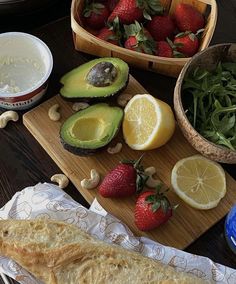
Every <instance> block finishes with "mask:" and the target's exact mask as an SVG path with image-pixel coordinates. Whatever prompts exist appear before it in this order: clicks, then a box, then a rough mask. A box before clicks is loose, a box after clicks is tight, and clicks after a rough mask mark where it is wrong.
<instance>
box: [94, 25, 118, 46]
mask: <svg viewBox="0 0 236 284" xmlns="http://www.w3.org/2000/svg"><path fill="white" fill-rule="evenodd" d="M97 37H98V38H100V39H102V40H105V41H107V42H110V43H112V44H115V45H119V43H118V39H116V35H115V33H114V31H113V30H111V29H110V28H108V27H104V28H102V29H101V30H100V31H99V33H98V34H97Z"/></svg>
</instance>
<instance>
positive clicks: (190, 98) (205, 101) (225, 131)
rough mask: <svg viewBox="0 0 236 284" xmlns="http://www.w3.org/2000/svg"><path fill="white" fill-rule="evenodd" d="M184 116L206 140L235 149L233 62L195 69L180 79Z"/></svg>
mask: <svg viewBox="0 0 236 284" xmlns="http://www.w3.org/2000/svg"><path fill="white" fill-rule="evenodd" d="M182 90H183V92H184V94H183V98H184V102H185V109H186V115H187V117H188V119H189V121H190V122H191V124H192V125H193V127H194V128H195V129H196V130H197V131H198V132H199V133H200V134H201V135H202V136H204V137H205V138H206V139H208V140H209V141H211V142H214V143H216V144H219V145H223V146H225V147H227V148H229V149H231V150H234V151H236V63H231V62H225V63H221V62H220V63H219V64H218V66H217V68H216V69H215V70H214V71H211V72H210V71H207V70H204V69H200V68H198V67H197V68H196V69H195V70H194V71H193V72H192V73H190V74H189V75H188V76H187V77H186V78H185V80H184V83H183V87H182Z"/></svg>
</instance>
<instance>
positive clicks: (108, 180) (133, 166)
mask: <svg viewBox="0 0 236 284" xmlns="http://www.w3.org/2000/svg"><path fill="white" fill-rule="evenodd" d="M141 159H142V157H141V158H140V159H139V160H137V161H124V162H123V163H121V164H119V165H118V166H117V167H116V168H114V169H113V170H112V171H110V172H109V173H108V174H107V175H106V176H105V178H104V180H103V181H102V183H101V185H100V186H99V193H100V194H101V195H102V196H103V197H114V198H119V197H127V196H130V195H132V194H134V193H135V192H137V191H141V190H142V189H143V187H144V185H145V183H146V180H147V179H148V176H146V175H144V173H143V167H142V166H141V165H140V162H141Z"/></svg>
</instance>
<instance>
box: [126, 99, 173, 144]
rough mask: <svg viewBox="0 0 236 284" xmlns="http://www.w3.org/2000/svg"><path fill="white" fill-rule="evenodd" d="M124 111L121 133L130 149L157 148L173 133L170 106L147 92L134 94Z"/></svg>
mask: <svg viewBox="0 0 236 284" xmlns="http://www.w3.org/2000/svg"><path fill="white" fill-rule="evenodd" d="M124 113H125V114H124V120H123V135H124V139H125V142H126V143H127V144H128V145H129V146H130V147H131V148H132V149H135V150H151V149H155V148H158V147H160V146H162V145H164V144H165V143H166V142H167V141H168V140H169V139H170V138H171V136H172V135H173V133H174V129H175V119H174V115H173V112H172V110H171V108H170V106H169V105H168V104H166V103H165V102H163V101H160V100H158V99H156V98H154V97H153V96H151V95H149V94H142V95H136V96H134V97H133V98H132V99H131V100H130V101H129V102H128V104H127V105H126V107H125V109H124Z"/></svg>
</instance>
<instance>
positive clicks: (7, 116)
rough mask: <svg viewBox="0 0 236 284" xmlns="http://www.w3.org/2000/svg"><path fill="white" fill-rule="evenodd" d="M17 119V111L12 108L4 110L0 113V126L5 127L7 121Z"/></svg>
mask: <svg viewBox="0 0 236 284" xmlns="http://www.w3.org/2000/svg"><path fill="white" fill-rule="evenodd" d="M18 119H19V115H18V113H17V112H15V111H13V110H8V111H5V112H3V113H2V114H1V115H0V128H4V127H6V126H7V123H8V121H11V120H12V121H17V120H18Z"/></svg>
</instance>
